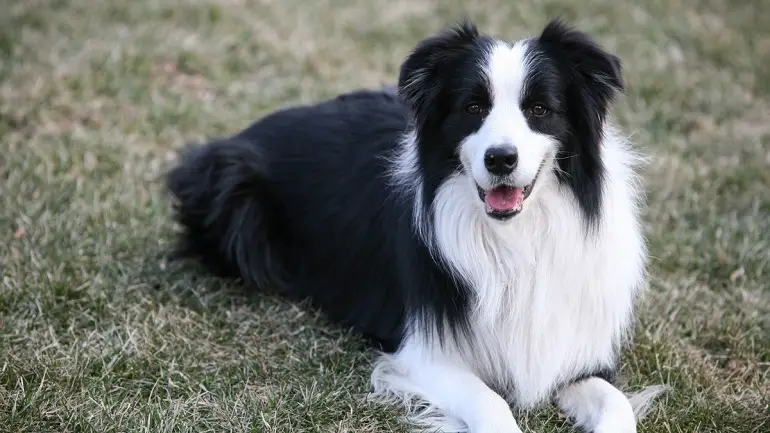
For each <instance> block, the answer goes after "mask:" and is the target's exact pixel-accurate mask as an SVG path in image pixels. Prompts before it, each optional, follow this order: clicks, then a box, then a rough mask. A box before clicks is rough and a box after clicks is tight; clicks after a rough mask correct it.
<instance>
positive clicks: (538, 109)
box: [529, 104, 548, 117]
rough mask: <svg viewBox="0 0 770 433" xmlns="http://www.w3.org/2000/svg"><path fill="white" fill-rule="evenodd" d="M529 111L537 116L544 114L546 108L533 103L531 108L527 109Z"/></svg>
mask: <svg viewBox="0 0 770 433" xmlns="http://www.w3.org/2000/svg"><path fill="white" fill-rule="evenodd" d="M529 111H530V112H532V114H533V115H534V116H537V117H541V116H545V115H546V114H548V109H547V108H545V106H544V105H541V104H535V105H533V106H532V108H530V109H529Z"/></svg>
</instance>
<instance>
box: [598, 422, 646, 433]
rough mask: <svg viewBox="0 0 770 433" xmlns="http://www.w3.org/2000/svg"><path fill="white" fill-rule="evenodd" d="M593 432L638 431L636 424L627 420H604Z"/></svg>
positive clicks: (628, 432) (632, 432)
mask: <svg viewBox="0 0 770 433" xmlns="http://www.w3.org/2000/svg"><path fill="white" fill-rule="evenodd" d="M591 433H636V424H635V423H630V424H629V423H627V422H612V421H610V422H602V423H601V424H599V425H598V426H596V428H594V429H593V430H592V431H591Z"/></svg>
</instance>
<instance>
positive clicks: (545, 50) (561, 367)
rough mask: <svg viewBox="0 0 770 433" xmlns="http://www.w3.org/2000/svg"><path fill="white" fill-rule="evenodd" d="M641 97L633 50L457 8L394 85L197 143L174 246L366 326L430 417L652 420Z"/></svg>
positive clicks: (380, 394)
mask: <svg viewBox="0 0 770 433" xmlns="http://www.w3.org/2000/svg"><path fill="white" fill-rule="evenodd" d="M624 92H625V84H624V79H623V75H622V67H621V61H620V59H619V57H618V56H616V55H615V54H612V53H610V52H608V51H606V50H605V49H604V48H602V47H601V46H600V45H599V44H598V42H596V41H595V40H594V39H592V38H591V36H589V35H588V34H586V33H584V32H582V31H580V30H578V29H576V28H575V27H573V26H571V25H569V24H567V23H565V22H564V21H562V20H560V19H553V20H551V21H550V22H549V23H548V24H547V25H546V26H545V27H544V28H543V30H542V32H541V33H540V34H539V35H538V36H536V37H531V38H527V39H522V40H518V41H513V42H510V41H505V40H500V39H497V38H494V37H492V36H490V35H487V34H483V33H481V32H480V31H479V30H478V28H477V27H476V25H475V24H473V23H472V22H470V21H460V22H458V23H457V24H455V25H453V26H450V27H447V28H445V29H443V30H441V31H439V32H437V33H435V34H432V35H429V36H428V37H427V38H426V39H424V40H422V41H421V42H419V43H418V44H417V46H416V47H415V48H414V49H413V50H412V51H411V52H410V53H408V55H407V57H406V59H405V60H404V62H403V63H402V65H401V68H400V71H399V77H398V82H397V88H396V89H394V90H390V89H357V90H352V91H349V92H347V93H344V94H341V95H339V96H337V97H334V98H331V99H327V100H324V101H321V102H317V103H313V104H307V105H296V106H291V107H287V108H281V109H278V110H277V111H274V112H272V113H270V114H267V115H265V116H264V117H262V118H261V119H259V120H258V121H256V122H255V123H253V124H251V125H250V126H248V127H246V128H245V129H244V130H242V131H240V132H238V133H236V134H234V135H232V136H229V137H226V138H219V139H212V140H211V141H210V142H208V143H206V144H204V145H192V146H190V148H189V149H188V150H186V151H185V152H184V153H183V154H182V157H181V161H180V162H179V164H178V165H177V166H176V167H174V168H172V170H171V171H170V173H169V175H168V180H167V182H168V183H167V186H168V189H169V191H170V192H171V194H172V195H173V197H174V201H175V218H176V220H177V221H178V223H179V225H180V226H181V227H183V232H182V233H181V234H180V236H179V241H180V242H179V245H178V248H179V249H178V251H179V253H180V255H181V256H182V257H184V258H188V259H189V258H193V259H196V260H197V261H199V263H201V264H202V265H203V266H204V267H205V268H206V269H208V270H210V271H211V272H213V273H215V274H216V275H220V276H224V277H234V278H237V279H240V280H242V281H243V282H244V284H245V285H247V286H249V287H253V288H256V289H257V290H264V291H277V292H278V293H281V294H283V295H285V296H287V297H290V298H292V299H307V300H310V304H312V305H313V306H314V307H317V308H318V309H320V310H321V311H323V312H324V313H325V315H326V316H327V317H329V318H330V319H331V320H333V321H334V322H335V323H337V324H339V325H341V326H343V327H347V328H349V329H353V330H354V331H356V332H358V333H359V334H361V335H363V336H365V337H366V338H368V339H369V340H370V341H372V342H373V343H374V344H376V346H375V348H376V349H378V352H379V353H378V355H379V356H378V358H377V360H376V361H375V364H374V366H373V372H372V376H371V382H372V390H371V393H370V397H372V399H373V400H374V401H378V402H381V403H386V404H393V403H398V404H402V405H404V409H405V413H406V418H407V419H408V420H409V422H411V423H413V425H414V426H415V427H418V428H423V427H425V428H434V429H438V431H444V432H465V431H470V432H474V433H475V432H479V433H518V432H521V430H520V427H519V425H518V424H517V421H516V419H515V417H514V415H513V413H514V412H513V411H512V410H511V406H512V405H514V406H515V407H518V408H522V409H529V408H534V407H537V406H538V405H541V404H543V403H546V402H551V401H553V402H555V403H556V404H557V405H558V406H559V407H560V408H561V410H562V411H563V412H564V413H566V414H567V415H568V416H569V418H570V419H571V420H572V421H574V423H575V424H576V425H578V426H580V427H582V428H583V429H585V430H587V431H591V432H594V433H630V432H635V431H636V423H637V421H638V417H639V416H640V415H641V414H642V413H643V412H644V410H645V409H646V408H647V407H648V406H649V404H650V402H651V401H652V400H653V399H654V398H655V396H656V395H657V394H658V393H659V392H660V389H658V388H656V387H650V388H647V389H645V390H643V391H641V392H638V393H636V394H624V393H623V392H621V391H620V390H619V389H618V388H616V387H615V386H614V385H613V383H614V381H615V376H616V371H617V369H618V362H619V361H618V358H619V355H620V353H621V351H622V350H623V348H624V347H626V346H627V345H628V344H629V341H630V338H629V335H630V333H631V332H630V331H631V330H632V325H633V322H634V304H635V302H636V300H637V298H638V297H639V295H640V294H641V293H642V290H643V287H644V286H645V279H646V265H647V260H648V259H647V247H646V241H645V238H644V236H643V233H642V229H641V226H640V211H641V209H642V206H643V205H644V194H643V186H644V185H643V183H642V180H641V178H640V176H639V175H638V171H639V167H640V163H643V162H644V158H643V156H642V155H641V154H640V153H639V152H637V151H635V150H633V149H632V143H630V141H629V139H628V138H627V137H626V136H624V135H623V134H622V133H621V131H620V130H619V128H618V127H617V126H615V124H614V123H613V121H612V117H611V115H610V110H611V107H612V105H613V103H614V101H615V99H616V97H617V96H618V95H619V94H622V93H624Z"/></svg>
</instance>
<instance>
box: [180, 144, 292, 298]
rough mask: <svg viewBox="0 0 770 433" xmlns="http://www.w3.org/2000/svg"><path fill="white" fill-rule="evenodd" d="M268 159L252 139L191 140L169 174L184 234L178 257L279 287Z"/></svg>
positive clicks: (263, 286)
mask: <svg viewBox="0 0 770 433" xmlns="http://www.w3.org/2000/svg"><path fill="white" fill-rule="evenodd" d="M267 179H268V173H267V164H266V161H265V158H264V157H263V155H262V153H261V152H260V149H259V147H258V146H257V145H255V144H254V143H251V142H248V141H245V140H241V139H237V138H229V139H222V140H216V141H213V142H210V143H208V144H205V145H191V146H188V148H187V149H186V150H185V152H184V153H183V155H182V158H181V163H180V164H179V165H178V166H177V167H176V168H174V169H173V170H172V171H171V172H170V173H169V174H168V177H167V188H168V190H169V191H170V193H171V194H172V195H173V196H174V198H175V199H176V203H175V211H176V220H177V221H178V222H179V223H180V224H181V225H182V227H183V229H184V233H183V234H182V236H181V239H180V242H179V245H178V247H177V250H176V252H177V256H178V257H187V258H196V259H198V260H200V261H201V262H202V263H203V264H204V266H206V267H207V268H208V269H209V270H210V271H212V272H214V273H215V274H217V275H219V276H226V277H236V278H238V277H240V278H242V279H243V280H244V282H245V283H246V284H247V285H253V286H255V287H257V288H260V289H268V288H271V289H277V288H280V286H282V284H283V281H284V279H283V270H282V267H281V261H280V259H279V257H278V255H277V253H276V251H275V249H274V248H273V246H274V245H275V244H274V243H272V242H271V241H272V239H273V237H274V236H275V234H276V230H275V227H274V221H275V220H274V218H272V215H271V212H272V210H273V209H274V207H275V206H273V205H272V203H271V199H270V194H269V192H268V188H267V186H266V183H267Z"/></svg>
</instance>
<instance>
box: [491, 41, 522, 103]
mask: <svg viewBox="0 0 770 433" xmlns="http://www.w3.org/2000/svg"><path fill="white" fill-rule="evenodd" d="M486 62H487V64H486V65H484V66H485V67H484V69H485V71H484V72H485V73H486V74H487V77H488V79H489V84H490V91H491V92H492V100H493V104H498V103H503V104H515V105H516V106H517V107H518V106H519V103H520V101H521V98H522V97H523V92H524V85H525V82H526V77H527V73H528V69H529V68H528V66H529V65H528V64H529V60H528V58H527V45H526V41H520V42H517V43H515V44H512V45H511V44H508V43H505V42H497V43H496V44H495V45H493V46H492V47H491V48H490V51H489V55H488V57H487V59H486Z"/></svg>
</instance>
